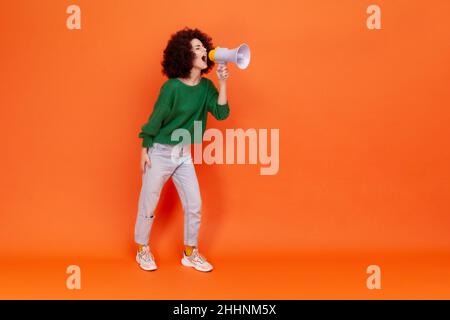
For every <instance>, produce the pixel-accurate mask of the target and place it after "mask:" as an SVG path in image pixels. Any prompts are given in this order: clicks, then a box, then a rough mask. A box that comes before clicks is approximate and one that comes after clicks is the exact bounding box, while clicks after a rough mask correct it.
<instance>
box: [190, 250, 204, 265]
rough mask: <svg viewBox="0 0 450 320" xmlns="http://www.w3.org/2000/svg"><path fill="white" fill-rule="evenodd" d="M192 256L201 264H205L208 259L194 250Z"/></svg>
mask: <svg viewBox="0 0 450 320" xmlns="http://www.w3.org/2000/svg"><path fill="white" fill-rule="evenodd" d="M192 255H193V258H192V259H193V260H197V261H199V262H200V263H205V261H206V258H205V257H203V256H202V255H201V254H200V253H198V250H196V249H194V251H193V252H192Z"/></svg>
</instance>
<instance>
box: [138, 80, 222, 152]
mask: <svg viewBox="0 0 450 320" xmlns="http://www.w3.org/2000/svg"><path fill="white" fill-rule="evenodd" d="M218 96H219V92H218V91H217V89H216V87H215V86H214V83H213V82H212V81H211V80H209V79H208V78H203V77H202V78H201V79H200V82H199V83H198V84H197V85H194V86H190V85H187V84H185V83H184V82H182V81H181V80H179V79H176V78H172V79H168V80H167V81H166V82H165V83H164V84H163V85H162V87H161V90H160V93H159V97H158V99H157V101H156V103H155V106H154V108H153V112H152V113H151V115H150V117H149V119H148V121H147V123H146V124H144V125H143V126H142V128H141V129H142V130H141V132H140V133H139V138H142V139H143V140H142V147H147V148H150V147H152V146H153V142H157V143H163V144H172V145H173V144H177V143H179V142H181V138H180V139H179V141H173V140H171V134H172V132H173V131H174V130H175V129H178V128H184V129H187V130H188V131H189V132H190V134H191V143H201V142H202V141H195V140H194V138H195V137H194V121H202V135H201V137H202V140H203V134H204V132H205V129H206V119H207V116H208V112H210V113H211V114H212V115H213V116H214V118H216V119H217V120H224V119H226V118H227V117H228V115H229V114H230V108H229V106H228V102H227V103H226V104H224V105H220V104H218V103H217V98H218Z"/></svg>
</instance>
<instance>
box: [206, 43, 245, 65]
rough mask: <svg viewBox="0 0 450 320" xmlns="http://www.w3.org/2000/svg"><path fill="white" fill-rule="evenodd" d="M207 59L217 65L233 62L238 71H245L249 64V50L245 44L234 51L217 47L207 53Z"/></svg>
mask: <svg viewBox="0 0 450 320" xmlns="http://www.w3.org/2000/svg"><path fill="white" fill-rule="evenodd" d="M208 57H209V60H211V61H213V62H216V63H219V64H225V63H227V62H233V63H235V64H236V65H237V66H238V68H239V69H246V68H247V67H248V65H249V63H250V48H249V46H248V45H246V44H245V43H244V44H241V45H240V46H239V47H238V48H235V49H227V48H220V47H217V48H215V49H213V50H211V51H210V52H209V53H208Z"/></svg>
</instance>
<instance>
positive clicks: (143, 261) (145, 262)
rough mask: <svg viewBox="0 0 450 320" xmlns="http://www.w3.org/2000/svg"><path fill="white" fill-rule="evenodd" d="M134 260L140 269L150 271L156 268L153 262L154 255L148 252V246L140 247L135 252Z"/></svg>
mask: <svg viewBox="0 0 450 320" xmlns="http://www.w3.org/2000/svg"><path fill="white" fill-rule="evenodd" d="M136 262H137V263H139V266H140V267H141V269H143V270H145V271H152V270H156V269H158V268H157V267H156V263H155V257H153V254H152V253H151V252H150V248H149V247H148V246H145V247H142V250H141V251H139V250H138V252H137V253H136Z"/></svg>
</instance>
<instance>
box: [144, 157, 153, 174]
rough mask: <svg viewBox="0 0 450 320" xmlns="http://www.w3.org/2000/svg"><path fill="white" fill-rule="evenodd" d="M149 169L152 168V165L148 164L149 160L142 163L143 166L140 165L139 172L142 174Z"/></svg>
mask: <svg viewBox="0 0 450 320" xmlns="http://www.w3.org/2000/svg"><path fill="white" fill-rule="evenodd" d="M151 167H152V163H151V162H150V160H148V161H144V162H143V165H142V164H141V171H142V173H145V172H146V171H147V170H148V169H150V168H151Z"/></svg>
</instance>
